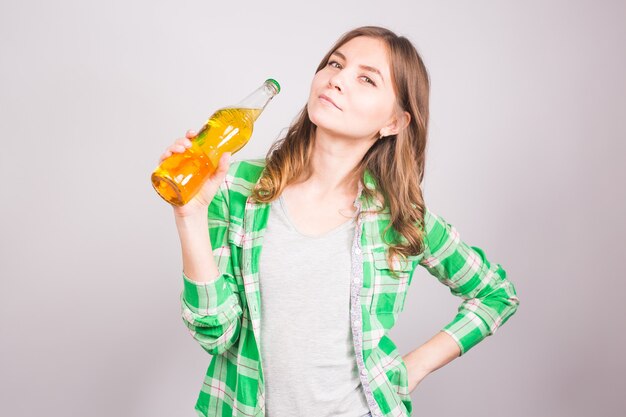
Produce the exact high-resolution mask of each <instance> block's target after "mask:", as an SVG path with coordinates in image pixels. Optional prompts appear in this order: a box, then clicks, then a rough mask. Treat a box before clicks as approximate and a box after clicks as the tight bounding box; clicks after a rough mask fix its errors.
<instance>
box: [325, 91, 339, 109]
mask: <svg viewBox="0 0 626 417" xmlns="http://www.w3.org/2000/svg"><path fill="white" fill-rule="evenodd" d="M320 100H321V101H323V102H326V103H329V104H332V105H333V106H334V107H335V108H337V109H339V110H341V109H340V108H339V106H337V105H336V104H335V102H334V101H332V100H331V98H330V97H328V96H327V95H325V94H322V95H320Z"/></svg>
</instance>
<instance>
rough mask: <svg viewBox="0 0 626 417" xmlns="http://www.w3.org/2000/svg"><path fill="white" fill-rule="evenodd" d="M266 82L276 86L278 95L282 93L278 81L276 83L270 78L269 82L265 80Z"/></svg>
mask: <svg viewBox="0 0 626 417" xmlns="http://www.w3.org/2000/svg"><path fill="white" fill-rule="evenodd" d="M265 82H266V83H267V82H270V83H272V84H274V85H275V86H276V94H278V93H280V84H278V81H276V80H275V79H273V78H268V79H267V80H265Z"/></svg>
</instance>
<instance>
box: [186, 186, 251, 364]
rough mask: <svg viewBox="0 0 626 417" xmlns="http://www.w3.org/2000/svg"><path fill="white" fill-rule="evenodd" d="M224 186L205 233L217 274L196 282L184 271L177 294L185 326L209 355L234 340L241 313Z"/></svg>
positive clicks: (213, 207) (238, 328)
mask: <svg viewBox="0 0 626 417" xmlns="http://www.w3.org/2000/svg"><path fill="white" fill-rule="evenodd" d="M223 188H224V183H223V184H222V186H220V189H219V190H218V192H217V193H216V195H215V197H214V198H213V200H212V201H211V204H210V205H209V209H208V224H209V230H208V233H209V235H210V240H211V248H213V256H214V257H215V261H216V263H217V267H218V269H219V271H220V275H219V276H218V277H217V279H215V280H214V281H211V282H196V281H193V280H191V279H189V277H187V276H186V275H185V273H184V272H183V273H182V275H183V291H182V293H181V296H180V300H181V308H182V318H183V321H184V323H185V325H186V326H187V328H188V329H189V332H190V333H191V335H192V336H193V338H194V339H195V340H196V341H197V342H198V343H199V344H200V346H202V348H203V349H204V350H206V351H207V352H208V353H210V354H211V355H216V354H221V353H223V352H225V351H226V350H228V349H229V348H230V347H231V346H232V345H233V344H234V343H235V341H236V340H237V339H238V337H239V333H240V332H241V316H242V314H243V311H242V308H241V300H240V297H239V292H238V290H237V282H236V280H235V278H234V273H233V266H232V261H231V249H230V246H229V243H228V224H229V215H228V213H229V211H228V201H227V198H226V197H225V195H227V194H228V192H227V191H226V192H225V191H224V190H223Z"/></svg>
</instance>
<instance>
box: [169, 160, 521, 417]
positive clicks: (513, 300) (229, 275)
mask: <svg viewBox="0 0 626 417" xmlns="http://www.w3.org/2000/svg"><path fill="white" fill-rule="evenodd" d="M264 166H265V160H264V159H253V160H245V161H236V162H233V163H231V165H230V168H229V171H228V174H227V176H226V179H225V181H224V182H223V183H222V185H221V187H220V189H219V191H218V193H217V194H216V195H215V197H214V199H213V201H212V202H211V205H210V206H209V210H208V218H209V234H210V238H211V245H212V248H213V255H214V257H215V259H216V262H217V265H218V268H219V270H220V272H221V274H220V276H219V277H218V278H217V279H216V280H215V281H213V282H209V283H196V282H194V281H191V280H190V279H189V277H187V276H185V274H184V273H183V291H182V294H181V306H182V317H183V321H184V323H185V324H186V326H187V327H188V328H189V331H190V333H191V335H192V336H193V338H194V339H195V340H196V341H197V342H198V343H199V344H200V346H201V347H202V348H203V349H204V350H206V351H207V352H208V353H209V354H211V355H213V356H212V358H211V362H210V364H209V366H208V370H207V373H206V377H205V379H204V384H203V386H202V389H201V391H200V394H199V397H198V400H197V402H196V405H195V409H196V412H197V413H198V415H199V416H206V417H208V416H240V417H250V416H259V417H261V416H265V388H264V377H263V367H262V361H261V357H260V353H259V352H261V348H260V346H259V343H260V341H261V335H260V334H259V333H260V330H261V328H260V321H261V316H260V314H261V307H260V302H261V298H260V292H259V256H260V254H261V249H262V242H263V234H264V231H265V228H266V226H267V218H268V215H269V209H270V207H269V204H265V203H263V204H257V203H255V202H254V201H252V199H251V198H250V193H251V190H252V188H253V187H254V185H255V183H256V182H257V180H258V178H259V177H260V175H261V173H262V171H263V168H264ZM363 185H364V186H365V187H368V188H370V189H374V188H375V187H376V182H375V180H374V178H373V177H372V175H371V174H370V172H369V171H366V172H365V173H364V176H363V178H362V182H361V183H360V184H359V193H358V196H357V198H356V200H355V207H356V208H357V209H359V210H367V211H369V210H372V209H376V208H378V207H381V206H382V202H381V201H379V200H378V199H372V198H367V197H366V195H365V194H363V193H362V187H363ZM389 220H390V216H389V211H388V210H385V212H383V213H381V214H367V215H366V216H365V217H364V218H363V219H362V220H360V219H358V221H357V225H356V233H355V236H354V241H353V245H352V254H351V256H352V274H351V277H350V279H351V304H350V317H351V327H352V336H353V343H354V350H355V354H356V357H355V360H356V362H357V365H358V369H359V377H360V379H361V383H362V386H363V390H364V393H365V396H366V398H367V401H368V404H369V407H370V411H371V413H372V416H374V417H383V416H384V417H392V416H393V417H402V416H410V415H411V409H412V405H411V398H410V396H409V391H408V379H407V368H406V365H405V364H404V362H403V360H402V356H401V355H400V353H399V352H398V350H397V349H396V346H395V345H394V343H393V342H392V340H391V339H390V338H389V336H388V332H389V330H390V329H391V328H392V327H393V326H394V324H395V322H396V320H397V318H398V314H399V313H400V312H401V311H402V310H403V309H404V300H405V297H406V293H407V289H408V287H409V285H410V284H411V279H412V276H413V271H414V270H415V269H416V268H417V266H418V265H421V266H423V267H424V268H426V269H427V270H428V272H429V273H430V274H432V275H433V276H435V277H436V278H437V279H438V280H439V281H440V282H441V283H442V284H444V285H446V286H448V287H449V288H450V291H451V292H452V294H454V295H456V296H458V297H461V298H462V299H463V301H462V302H461V304H460V306H459V308H458V314H457V315H456V316H455V317H454V319H453V320H452V321H451V322H450V323H449V324H447V325H446V326H445V327H443V328H442V330H443V331H445V332H446V333H448V334H449V335H450V336H452V338H453V339H454V340H455V341H456V343H457V344H458V345H459V347H460V349H461V355H463V354H465V353H466V352H467V351H468V350H470V349H471V348H472V347H473V346H474V345H476V344H477V343H479V342H480V341H481V340H483V339H484V338H485V337H487V336H490V335H491V334H493V333H494V332H495V331H496V329H498V327H499V326H501V325H502V324H504V323H505V322H506V321H507V320H508V318H509V317H510V316H511V315H513V314H514V313H515V311H516V310H517V307H518V305H519V300H518V298H517V295H516V292H515V287H514V286H513V284H512V283H511V282H510V281H508V280H507V279H506V272H505V271H504V269H502V267H501V266H500V265H499V264H495V263H490V262H489V261H488V260H487V258H486V257H485V254H484V252H483V251H482V250H481V249H480V248H478V247H475V246H469V245H467V244H466V243H464V242H463V241H461V240H460V239H459V234H458V232H457V231H456V229H455V228H454V227H453V226H452V225H450V224H448V223H446V222H445V220H444V219H443V218H441V217H439V216H437V215H436V214H434V213H432V212H430V211H429V210H428V209H426V213H425V222H424V223H425V229H426V238H425V243H426V245H425V247H426V249H425V250H424V252H423V253H421V254H419V255H416V256H410V257H408V259H407V262H402V264H400V262H399V260H398V259H397V258H395V259H394V266H395V269H396V270H398V271H399V277H398V278H394V277H392V276H391V273H390V265H389V264H388V263H387V260H386V254H387V253H386V251H387V246H386V244H385V243H384V241H383V239H382V233H383V231H384V229H385V226H386V225H387V224H388V222H389ZM302 296H303V297H306V294H302Z"/></svg>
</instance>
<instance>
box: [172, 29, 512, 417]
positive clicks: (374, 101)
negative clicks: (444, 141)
mask: <svg viewBox="0 0 626 417" xmlns="http://www.w3.org/2000/svg"><path fill="white" fill-rule="evenodd" d="M428 100H429V79H428V74H427V71H426V68H425V67H424V64H423V62H422V59H421V58H420V56H419V54H418V52H417V51H416V49H415V47H414V46H413V45H412V44H411V42H410V41H409V40H407V39H406V38H404V37H399V36H397V35H396V34H394V33H393V32H391V31H389V30H387V29H384V28H380V27H372V26H368V27H361V28H357V29H354V30H352V31H350V32H348V33H346V34H344V35H343V36H342V37H341V38H340V39H339V40H338V41H337V43H336V44H335V45H334V46H333V47H332V48H331V50H330V51H329V52H328V54H327V55H326V56H325V57H324V58H323V59H322V62H321V63H320V65H319V67H318V68H317V71H316V72H315V76H314V77H313V82H312V84H311V90H310V95H309V99H308V102H307V104H306V106H305V107H304V108H303V109H302V111H301V113H300V115H299V116H298V118H297V120H296V121H295V122H294V123H293V125H292V126H291V127H290V129H289V130H288V132H287V134H286V135H285V137H283V138H282V139H280V140H279V141H277V142H276V143H274V144H273V146H272V147H271V149H270V150H269V152H268V154H267V156H266V158H263V159H254V160H244V161H237V162H234V163H232V164H230V155H229V154H225V155H224V156H223V157H222V159H221V160H220V164H219V168H218V170H217V171H216V173H215V174H214V175H213V176H212V178H210V179H209V180H208V181H207V182H206V184H205V185H204V186H203V189H202V191H201V192H200V193H199V194H198V195H197V196H196V197H195V198H194V199H193V200H191V201H190V202H189V203H187V204H186V205H185V206H182V207H175V206H173V208H174V215H175V219H176V225H177V229H178V232H179V236H180V241H181V247H182V252H183V292H182V294H181V304H182V316H183V320H184V322H185V324H186V325H187V327H188V328H189V330H190V332H191V334H192V335H193V337H194V338H195V340H197V341H198V342H199V344H200V345H201V346H202V348H204V349H205V350H206V351H207V352H208V353H210V354H211V355H213V357H212V359H211V363H210V365H209V367H208V370H207V374H206V378H205V381H204V385H203V387H202V390H201V392H200V395H199V397H198V400H197V403H196V407H195V408H196V410H197V413H198V415H200V416H226V415H228V416H231V415H232V416H242V417H243V416H246V417H249V416H270V417H293V416H316V417H318V416H319V417H321V416H334V417H336V416H341V417H359V416H370V415H371V416H385V417H392V416H393V417H399V416H409V415H410V414H411V410H412V405H411V398H410V392H411V391H412V390H413V389H414V388H415V387H416V386H417V385H418V383H419V382H420V381H421V380H422V379H423V378H424V377H425V376H426V375H428V374H429V373H431V372H433V371H435V370H436V369H438V368H440V367H442V366H443V365H445V364H447V363H448V362H450V361H452V360H453V359H454V358H456V357H458V356H460V355H462V354H464V353H465V352H467V351H468V350H469V349H470V348H472V347H473V346H475V345H476V344H477V343H479V342H480V341H481V340H483V339H484V338H485V337H487V336H489V335H491V334H493V333H494V332H495V331H496V329H498V328H499V326H501V325H502V324H503V323H505V322H506V321H507V320H508V318H509V317H510V316H511V315H513V314H514V312H515V311H516V310H517V306H518V304H519V300H518V298H517V295H516V292H515V288H514V286H513V284H512V283H511V282H510V281H508V280H507V279H506V273H505V271H504V270H503V269H502V267H501V266H500V265H499V264H496V263H490V262H489V261H488V260H487V258H486V257H485V254H484V252H483V251H482V250H481V249H480V248H478V247H475V246H469V245H468V244H466V243H464V242H463V241H462V240H460V239H459V234H458V232H457V231H456V229H455V228H454V227H453V226H452V225H450V224H448V223H447V222H446V221H445V220H444V219H443V218H442V217H440V216H437V215H436V214H434V213H433V212H431V211H430V210H429V209H428V208H427V206H426V204H425V203H424V199H423V196H422V191H421V189H420V184H421V182H422V178H423V175H424V166H425V157H426V154H425V150H426V138H427V130H428V129H427V127H428ZM194 135H195V133H194V132H192V131H189V132H187V135H186V137H185V138H181V139H179V140H177V141H176V142H175V143H174V144H173V145H172V146H170V147H169V148H168V149H167V150H166V151H165V153H164V154H163V155H162V156H161V160H163V159H164V158H166V157H168V156H169V155H171V154H172V153H173V152H183V151H184V150H185V148H186V147H189V146H190V145H191V141H190V139H191V138H193V137H194ZM207 213H208V215H207ZM207 230H208V233H207ZM418 265H420V266H422V267H424V268H426V269H427V270H428V272H429V273H430V274H432V275H433V276H435V277H436V278H437V279H438V280H440V281H441V282H442V283H443V284H445V285H447V286H448V287H449V288H450V291H451V292H452V293H453V294H454V295H456V296H459V297H461V298H462V299H463V301H462V302H461V304H460V306H459V309H458V314H457V315H456V317H454V319H453V320H452V321H451V322H450V323H449V324H447V325H446V326H445V327H443V328H442V330H441V331H440V332H439V333H438V334H437V335H435V336H434V337H433V338H432V339H430V340H429V341H428V342H426V343H425V344H423V345H422V346H420V347H419V348H418V349H416V350H415V351H413V352H411V353H409V354H407V355H406V356H404V357H401V356H400V354H399V352H398V351H397V349H396V346H395V345H394V343H393V342H392V341H391V339H390V338H389V337H388V331H389V330H390V329H391V328H392V327H393V325H394V324H395V322H396V320H397V317H398V314H399V313H400V312H401V311H403V309H404V300H405V297H406V291H407V289H408V287H409V285H410V283H411V279H412V273H413V271H414V270H415V269H416V268H417V267H418Z"/></svg>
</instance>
